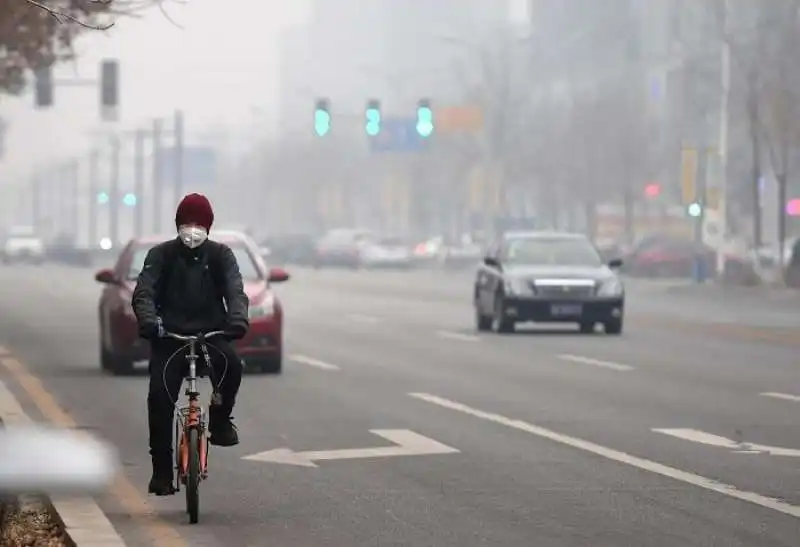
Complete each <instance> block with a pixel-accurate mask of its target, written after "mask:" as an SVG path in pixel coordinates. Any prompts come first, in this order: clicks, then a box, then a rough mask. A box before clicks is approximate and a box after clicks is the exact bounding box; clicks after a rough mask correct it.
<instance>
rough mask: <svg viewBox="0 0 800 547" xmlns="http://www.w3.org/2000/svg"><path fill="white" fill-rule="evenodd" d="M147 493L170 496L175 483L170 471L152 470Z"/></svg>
mask: <svg viewBox="0 0 800 547" xmlns="http://www.w3.org/2000/svg"><path fill="white" fill-rule="evenodd" d="M147 493H148V494H155V495H156V496H171V495H173V494H174V493H175V484H174V483H173V480H172V471H171V470H170V472H169V473H165V472H158V471H153V477H152V478H151V479H150V484H149V485H148V486H147Z"/></svg>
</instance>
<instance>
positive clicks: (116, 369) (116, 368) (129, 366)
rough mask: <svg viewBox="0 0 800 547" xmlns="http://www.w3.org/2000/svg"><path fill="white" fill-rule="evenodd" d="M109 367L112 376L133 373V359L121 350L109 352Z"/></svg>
mask: <svg viewBox="0 0 800 547" xmlns="http://www.w3.org/2000/svg"><path fill="white" fill-rule="evenodd" d="M109 369H110V370H111V373H112V374H113V375H114V376H128V375H130V374H133V359H131V358H130V357H129V356H127V355H125V354H123V353H121V352H113V353H111V361H110V362H109Z"/></svg>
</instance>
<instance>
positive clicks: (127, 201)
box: [122, 193, 138, 207]
mask: <svg viewBox="0 0 800 547" xmlns="http://www.w3.org/2000/svg"><path fill="white" fill-rule="evenodd" d="M137 201H138V200H137V199H136V194H132V193H127V194H125V197H123V198H122V203H123V204H124V205H125V206H127V207H135V206H136V202H137Z"/></svg>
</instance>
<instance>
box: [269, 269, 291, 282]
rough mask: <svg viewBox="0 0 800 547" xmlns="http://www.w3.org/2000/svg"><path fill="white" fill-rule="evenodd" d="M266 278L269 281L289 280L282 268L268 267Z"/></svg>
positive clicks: (287, 274)
mask: <svg viewBox="0 0 800 547" xmlns="http://www.w3.org/2000/svg"><path fill="white" fill-rule="evenodd" d="M267 280H268V281H269V282H270V283H283V282H284V281H289V273H288V272H287V271H286V270H284V269H283V268H270V269H269V275H268V276H267Z"/></svg>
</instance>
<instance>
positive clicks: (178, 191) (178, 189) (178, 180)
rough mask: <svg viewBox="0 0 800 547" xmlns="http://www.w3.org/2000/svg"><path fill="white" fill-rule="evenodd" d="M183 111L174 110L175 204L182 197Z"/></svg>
mask: <svg viewBox="0 0 800 547" xmlns="http://www.w3.org/2000/svg"><path fill="white" fill-rule="evenodd" d="M183 141H184V120H183V111H181V110H176V111H175V158H174V161H175V180H174V181H173V183H174V184H175V206H176V207H177V205H178V203H180V201H181V199H182V198H183V152H184V142H183Z"/></svg>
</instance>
